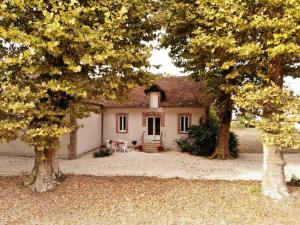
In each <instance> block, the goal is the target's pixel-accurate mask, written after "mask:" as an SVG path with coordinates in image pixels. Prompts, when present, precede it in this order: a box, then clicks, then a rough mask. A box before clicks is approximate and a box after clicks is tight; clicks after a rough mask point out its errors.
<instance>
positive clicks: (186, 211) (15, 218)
mask: <svg viewBox="0 0 300 225" xmlns="http://www.w3.org/2000/svg"><path fill="white" fill-rule="evenodd" d="M259 188H260V186H259V183H258V182H249V181H243V182H229V181H199V180H184V179H159V178H145V177H90V176H75V175H69V176H68V178H67V181H66V182H64V183H62V184H60V185H59V186H58V187H57V188H56V189H54V190H53V191H50V192H48V193H42V194H37V193H33V192H32V191H31V190H30V189H29V188H26V187H24V186H23V185H22V179H21V177H0V224H1V225H2V224H3V225H4V224H5V225H6V224H7V225H14V224H18V225H20V224H39V225H40V224H43V225H44V224H53V225H54V224H55V225H59V224H64V225H68V224H70V225H71V224H72V225H74V224H80V225H81V224H91V225H92V224H93V225H94V224H101V225H102V224H103V225H106V224H112V225H115V224H130V225H135V224H136V225H142V224H155V225H157V224H159V225H165V224H170V225H171V224H174V225H175V224H176V225H177V224H178V225H179V224H193V225H194V224H260V225H261V224H272V225H276V224H299V220H300V188H298V187H290V191H291V197H290V198H289V199H284V200H282V201H280V202H274V201H273V200H270V199H268V198H265V197H262V196H261V194H260V191H259Z"/></svg>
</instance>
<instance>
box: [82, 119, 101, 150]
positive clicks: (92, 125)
mask: <svg viewBox="0 0 300 225" xmlns="http://www.w3.org/2000/svg"><path fill="white" fill-rule="evenodd" d="M77 124H78V125H83V128H79V129H78V131H77V156H80V155H82V154H83V153H85V152H88V151H91V150H94V149H96V148H99V147H100V146H101V115H100V114H95V113H91V115H90V117H88V118H84V119H78V120H77Z"/></svg>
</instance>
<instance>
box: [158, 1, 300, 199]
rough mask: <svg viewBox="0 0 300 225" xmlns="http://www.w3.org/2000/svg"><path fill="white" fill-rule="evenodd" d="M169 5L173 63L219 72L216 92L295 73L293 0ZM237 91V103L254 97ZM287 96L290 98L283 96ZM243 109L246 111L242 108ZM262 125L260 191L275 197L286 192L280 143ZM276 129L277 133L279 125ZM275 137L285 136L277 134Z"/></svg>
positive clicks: (200, 72) (299, 28)
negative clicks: (262, 143) (262, 164)
mask: <svg viewBox="0 0 300 225" xmlns="http://www.w3.org/2000/svg"><path fill="white" fill-rule="evenodd" d="M169 7H170V9H169V10H167V12H168V16H169V19H168V21H169V22H168V24H167V28H166V36H165V38H164V39H163V41H162V42H163V45H164V46H170V47H171V56H172V57H173V58H174V59H175V62H176V64H177V65H179V66H182V67H184V68H185V70H186V71H187V72H190V73H191V74H192V75H193V76H197V77H204V79H205V80H208V81H209V80H211V76H209V75H211V74H216V75H218V74H220V75H219V78H218V79H217V82H216V84H217V85H212V87H215V88H216V92H219V91H220V93H221V96H222V95H223V94H224V95H228V98H226V99H227V100H229V97H230V99H231V96H232V94H234V95H235V94H236V93H238V92H241V93H244V92H243V88H242V89H239V87H243V86H245V85H246V86H247V83H250V84H251V83H252V84H251V85H252V86H255V87H257V88H267V89H266V90H271V89H268V87H273V88H275V87H274V85H275V86H276V87H277V88H278V87H279V88H280V89H281V88H282V86H283V78H284V76H294V77H296V76H299V70H300V67H299V61H300V57H299V56H300V2H299V1H298V0H285V1H282V0H257V1H251V0H237V1H236V0H209V1H208V0H201V1H200V0H192V1H190V0H189V1H188V0H170V1H169ZM214 80H215V79H213V81H214ZM213 83H215V82H213ZM246 86H245V87H246ZM217 90H218V91H217ZM276 90H277V91H278V89H276ZM222 93H223V94H222ZM253 93H256V94H257V93H260V92H259V91H257V92H253ZM271 93H272V92H271V91H270V94H271ZM218 96H219V94H218V95H217V97H218ZM236 96H239V97H243V99H240V101H239V102H241V101H243V102H246V101H247V100H249V101H250V100H251V101H252V99H251V98H252V97H253V96H251V95H242V94H241V95H238V94H237V95H236ZM281 96H286V94H284V93H282V95H281ZM224 97H225V96H224ZM267 99H268V100H270V102H266V101H259V98H257V102H259V103H262V104H264V105H269V104H271V103H272V102H271V100H272V98H267ZM291 99H294V98H285V100H291ZM229 102H230V101H229ZM237 102H238V101H237ZM252 102H253V101H252ZM221 105H222V104H221ZM264 105H263V106H264ZM224 106H226V105H224ZM275 106H278V107H279V109H276V107H275ZM226 108H227V107H226ZM228 109H230V107H228ZM244 109H246V111H247V110H249V108H247V107H245V108H244ZM285 110H286V108H280V105H276V104H274V103H273V107H271V108H269V107H263V108H262V112H263V113H262V114H261V116H262V117H263V118H265V119H267V120H269V121H271V120H272V118H273V117H274V114H276V115H283V114H285V115H286V113H287V112H286V111H285ZM223 111H224V112H226V110H223ZM283 112H285V113H283ZM225 114H227V113H225ZM281 118H282V117H281ZM283 122H284V121H283ZM268 126H269V127H268ZM266 127H268V129H261V131H262V132H263V135H262V137H263V142H264V157H265V160H264V162H265V163H264V176H263V182H262V189H263V193H264V194H266V195H268V196H271V197H277V198H279V197H281V196H282V195H286V194H287V191H286V190H287V188H286V184H285V180H284V176H282V173H281V172H280V171H283V166H284V163H283V159H282V153H281V152H282V151H280V148H279V147H280V145H281V144H280V145H279V143H278V142H272V141H271V140H272V138H269V137H272V136H273V135H274V133H273V132H274V130H272V125H271V124H269V125H267V124H266ZM284 127H285V126H284ZM225 128H226V129H225ZM285 128H286V127H285ZM293 129H294V128H293V126H290V128H289V129H288V131H289V133H290V134H292V133H293ZM220 130H222V129H220ZM228 130H229V128H228V125H225V123H224V133H226V132H225V131H228ZM277 132H278V133H277V135H281V132H282V130H280V131H278V130H277ZM285 132H287V130H285ZM292 136H293V135H292ZM292 136H291V137H292ZM224 140H225V139H224ZM279 140H280V141H284V140H283V139H282V138H280V139H278V141H279ZM284 142H285V143H286V141H284ZM219 143H221V142H220V141H219ZM280 143H281V142H280ZM289 144H290V145H293V144H294V141H293V140H289ZM223 146H225V145H223ZM224 151H225V149H224ZM270 152H272V154H271V153H270ZM270 154H271V155H272V158H273V159H274V158H277V160H276V161H277V162H281V163H279V164H278V165H280V166H277V167H276V166H275V164H274V162H272V161H271V160H270V159H271V158H269V157H270ZM270 179H273V180H270ZM268 180H269V181H268Z"/></svg>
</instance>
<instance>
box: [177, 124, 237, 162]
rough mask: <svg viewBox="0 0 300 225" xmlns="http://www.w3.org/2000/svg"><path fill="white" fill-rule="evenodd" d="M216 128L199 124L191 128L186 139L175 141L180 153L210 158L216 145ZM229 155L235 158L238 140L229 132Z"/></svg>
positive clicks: (215, 126) (212, 125)
mask: <svg viewBox="0 0 300 225" xmlns="http://www.w3.org/2000/svg"><path fill="white" fill-rule="evenodd" d="M217 136H218V126H217V125H216V124H215V123H213V122H212V123H209V124H201V125H198V126H191V127H190V128H189V131H188V138H182V139H179V140H176V142H177V144H178V146H179V148H180V149H181V151H182V152H188V153H190V154H192V155H197V156H210V155H212V153H213V152H214V150H215V148H216V145H217ZM229 153H230V155H231V156H233V157H235V158H237V157H238V154H239V150H238V138H237V136H236V135H235V134H234V133H233V132H230V139H229Z"/></svg>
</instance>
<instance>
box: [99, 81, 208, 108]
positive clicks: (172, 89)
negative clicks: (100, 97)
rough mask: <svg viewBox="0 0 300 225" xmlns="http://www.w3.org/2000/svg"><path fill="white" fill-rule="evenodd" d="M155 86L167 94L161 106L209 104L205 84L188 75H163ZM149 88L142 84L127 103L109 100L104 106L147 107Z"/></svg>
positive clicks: (131, 92)
mask: <svg viewBox="0 0 300 225" xmlns="http://www.w3.org/2000/svg"><path fill="white" fill-rule="evenodd" d="M155 86H158V87H159V88H160V90H162V91H164V94H165V98H164V99H163V100H162V101H161V102H160V106H161V107H172V106H173V107H176V106H209V100H208V98H207V97H206V95H205V94H204V92H205V87H204V84H203V83H199V82H197V83H196V82H192V81H190V80H189V79H188V78H187V77H184V76H181V77H179V76H177V77H163V78H161V79H160V80H158V81H157V82H156V83H155ZM148 88H149V87H146V86H140V87H137V88H135V89H133V90H131V91H130V93H129V96H128V101H126V103H116V102H107V103H104V104H103V106H104V107H107V108H117V107H134V108H135V107H141V108H147V107H148V105H149V102H148V101H149V98H147V95H146V92H145V90H147V89H148Z"/></svg>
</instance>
